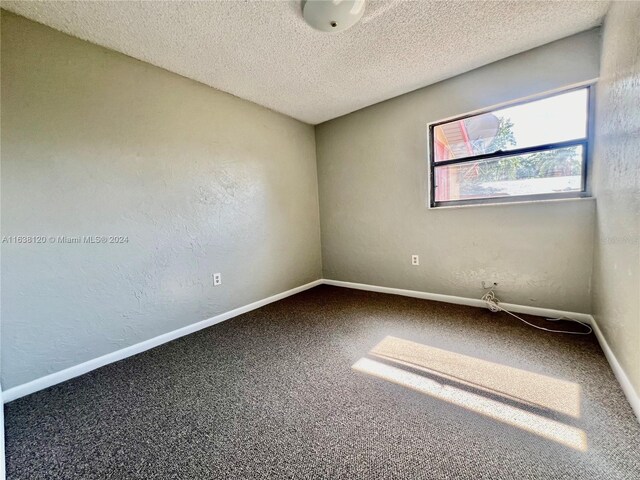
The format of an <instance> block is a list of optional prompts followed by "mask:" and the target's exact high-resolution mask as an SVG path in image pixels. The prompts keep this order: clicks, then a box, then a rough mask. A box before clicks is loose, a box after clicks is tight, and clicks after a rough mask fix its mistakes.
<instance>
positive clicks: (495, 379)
mask: <svg viewBox="0 0 640 480" xmlns="http://www.w3.org/2000/svg"><path fill="white" fill-rule="evenodd" d="M369 354H371V355H374V356H378V357H381V358H385V359H389V360H393V361H395V362H399V363H402V364H404V365H407V366H410V367H412V368H417V369H426V370H427V371H429V372H433V373H435V374H437V375H443V376H446V377H450V378H452V379H454V380H456V381H458V382H461V383H466V384H468V385H471V386H473V387H474V388H479V389H481V390H486V391H489V392H491V393H497V394H499V395H502V396H506V397H509V398H512V399H514V400H517V401H520V402H524V403H529V404H533V405H536V406H539V407H543V408H547V409H550V410H554V411H556V412H559V413H563V414H565V415H570V416H572V417H575V418H579V417H580V385H578V384H577V383H573V382H567V381H566V380H561V379H558V378H553V377H548V376H546V375H540V374H538V373H533V372H528V371H526V370H521V369H519V368H513V367H508V366H506V365H500V364H498V363H493V362H488V361H486V360H481V359H479V358H474V357H469V356H467V355H461V354H459V353H455V352H449V351H447V350H442V349H439V348H434V347H429V346H426V345H422V344H420V343H415V342H411V341H408V340H403V339H400V338H396V337H386V338H385V339H384V340H382V341H381V342H380V343H379V344H378V345H376V346H375V347H374V348H373V349H372V350H371V351H370V352H369Z"/></svg>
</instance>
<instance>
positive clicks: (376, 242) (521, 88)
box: [316, 30, 600, 312]
mask: <svg viewBox="0 0 640 480" xmlns="http://www.w3.org/2000/svg"><path fill="white" fill-rule="evenodd" d="M599 45H600V37H599V31H598V30H592V31H589V32H585V33H582V34H579V35H575V36H573V37H569V38H566V39H563V40H560V41H558V42H554V43H551V44H549V45H546V46H543V47H540V48H537V49H534V50H531V51H529V52H525V53H523V54H520V55H516V56H514V57H511V58H508V59H505V60H502V61H500V62H497V63H494V64H491V65H488V66H486V67H483V68H481V69H478V70H475V71H473V72H470V73H467V74H464V75H461V76H458V77H455V78H452V79H449V80H446V81H444V82H441V83H438V84H435V85H432V86H430V87H426V88H424V89H422V90H418V91H416V92H413V93H410V94H407V95H404V96H402V97H398V98H395V99H393V100H389V101H387V102H383V103H380V104H378V105H374V106H372V107H369V108H366V109H364V110H360V111H358V112H355V113H352V114H350V115H347V116H344V117H341V118H338V119H336V120H332V121H330V122H327V123H324V124H322V125H319V126H317V127H316V143H317V155H318V175H319V185H320V206H321V226H322V228H321V230H322V255H323V269H324V277H325V278H329V279H334V280H344V281H351V282H362V283H369V284H374V285H382V286H389V287H397V288H407V289H413V290H421V291H427V292H432V293H441V294H449V295H461V296H465V297H479V296H480V295H481V294H482V292H483V290H482V288H481V282H482V281H483V280H487V281H497V282H498V283H499V287H498V294H499V296H500V297H501V298H502V299H503V300H504V301H507V302H513V303H519V304H524V305H533V306H540V307H548V308H559V309H564V310H570V311H578V312H590V310H591V292H590V277H591V266H592V256H593V228H594V225H593V222H594V203H595V202H594V201H593V200H592V199H582V200H574V201H563V202H542V203H529V204H519V205H501V206H476V207H464V208H450V209H432V210H429V209H428V208H427V205H428V160H427V136H428V135H427V124H428V123H429V122H434V121H437V120H440V119H443V118H447V117H450V116H453V115H458V114H464V113H466V112H470V111H473V110H476V109H479V108H483V107H487V106H491V105H495V104H498V103H500V102H505V101H509V100H514V99H518V98H522V97H525V96H528V95H532V94H537V93H541V92H545V91H548V90H550V89H555V88H559V87H562V86H566V85H570V84H573V83H575V82H581V81H585V80H590V79H595V78H596V77H597V76H598V68H599V56H600V49H599ZM411 254H419V255H420V266H419V267H413V266H411V264H410V256H411Z"/></svg>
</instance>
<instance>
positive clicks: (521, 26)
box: [2, 0, 609, 124]
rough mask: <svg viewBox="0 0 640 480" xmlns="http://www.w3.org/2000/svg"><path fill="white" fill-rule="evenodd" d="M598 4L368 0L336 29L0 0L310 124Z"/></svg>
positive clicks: (524, 39) (206, 9)
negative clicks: (353, 20)
mask: <svg viewBox="0 0 640 480" xmlns="http://www.w3.org/2000/svg"><path fill="white" fill-rule="evenodd" d="M608 4H609V2H592V1H576V2H569V1H520V0H519V1H480V0H474V1H459V0H450V1H427V0H424V1H416V2H413V1H398V0H388V1H369V2H368V3H367V7H366V11H365V14H364V16H363V18H362V20H361V22H360V23H358V24H357V25H355V26H354V27H352V28H351V29H349V30H346V31H345V32H341V33H322V32H318V31H316V30H313V29H312V28H311V27H309V26H308V25H307V24H306V23H305V22H304V20H303V19H302V14H301V9H300V2H298V1H294V2H290V1H253V2H246V1H204V2H203V1H199V2H195V1H187V2H184V1H165V2H160V1H141V2H121V1H106V2H105V1H83V2H66V1H52V2H49V1H46V2H36V1H3V2H2V7H3V8H5V9H7V10H10V11H13V12H15V13H18V14H20V15H23V16H25V17H27V18H30V19H33V20H36V21H38V22H41V23H44V24H46V25H50V26H51V27H53V28H55V29H58V30H61V31H63V32H66V33H69V34H71V35H74V36H76V37H80V38H83V39H85V40H88V41H90V42H93V43H96V44H98V45H103V46H105V47H108V48H111V49H113V50H116V51H119V52H123V53H126V54H127V55H130V56H132V57H135V58H138V59H140V60H144V61H145V62H149V63H151V64H153V65H157V66H160V67H163V68H165V69H167V70H170V71H172V72H176V73H179V74H181V75H184V76H185V77H189V78H192V79H195V80H198V81H200V82H202V83H205V84H207V85H210V86H212V87H215V88H217V89H219V90H223V91H225V92H229V93H232V94H234V95H237V96H238V97H242V98H245V99H247V100H251V101H253V102H255V103H258V104H260V105H264V106H266V107H269V108H271V109H273V110H276V111H278V112H282V113H285V114H287V115H290V116H292V117H294V118H297V119H299V120H302V121H304V122H308V123H311V124H316V123H320V122H323V121H325V120H329V119H331V118H335V117H338V116H340V115H344V114H346V113H349V112H352V111H354V110H358V109H360V108H363V107H366V106H367V105H371V104H374V103H377V102H380V101H382V100H386V99H388V98H392V97H395V96H397V95H400V94H402V93H406V92H409V91H411V90H415V89H416V88H420V87H423V86H425V85H429V84H431V83H435V82H437V81H440V80H443V79H445V78H448V77H451V76H454V75H457V74H460V73H463V72H466V71H468V70H471V69H473V68H477V67H479V66H481V65H485V64H487V63H490V62H493V61H496V60H499V59H501V58H505V57H507V56H510V55H513V54H516V53H519V52H522V51H525V50H528V49H530V48H533V47H536V46H539V45H542V44H545V43H548V42H551V41H553V40H557V39H559V38H562V37H565V36H568V35H571V34H574V33H577V32H580V31H582V30H586V29H589V28H591V27H594V26H596V25H599V24H600V23H601V21H602V18H603V16H604V15H605V13H606V11H607V8H608Z"/></svg>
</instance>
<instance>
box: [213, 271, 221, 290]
mask: <svg viewBox="0 0 640 480" xmlns="http://www.w3.org/2000/svg"><path fill="white" fill-rule="evenodd" d="M218 285H222V274H221V273H214V274H213V286H214V287H217V286H218Z"/></svg>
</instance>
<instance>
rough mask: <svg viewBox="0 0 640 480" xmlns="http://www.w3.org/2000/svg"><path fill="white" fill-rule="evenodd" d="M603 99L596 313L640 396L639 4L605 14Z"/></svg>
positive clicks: (596, 182) (599, 139)
mask: <svg viewBox="0 0 640 480" xmlns="http://www.w3.org/2000/svg"><path fill="white" fill-rule="evenodd" d="M597 99H598V104H597V109H596V145H595V147H596V148H595V163H594V169H595V171H594V182H593V188H594V193H595V195H596V196H597V209H596V240H595V248H594V271H593V293H594V301H593V314H594V317H595V318H596V320H597V322H598V325H599V326H600V328H601V329H602V332H603V334H604V336H605V338H606V339H607V342H608V343H609V346H610V347H611V349H612V350H613V352H614V354H615V355H616V357H617V359H618V361H619V362H620V364H621V365H622V368H623V369H624V370H625V372H626V373H627V375H628V376H629V379H630V380H631V382H632V383H633V385H634V387H635V390H636V392H637V393H638V394H640V3H634V2H615V3H614V4H613V6H612V8H611V10H610V12H609V15H608V16H607V19H606V22H605V28H604V35H603V43H602V64H601V78H600V82H599V84H598V97H597Z"/></svg>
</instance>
